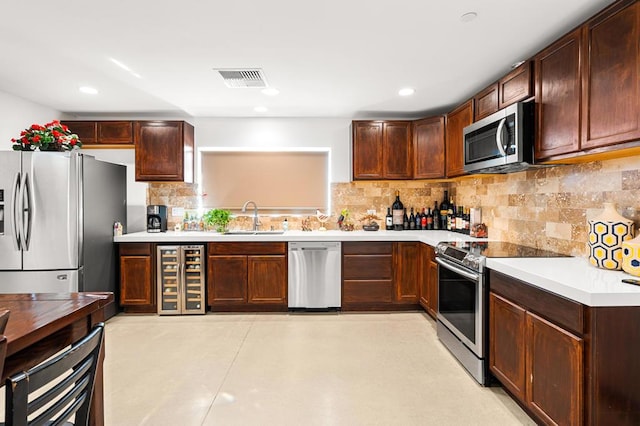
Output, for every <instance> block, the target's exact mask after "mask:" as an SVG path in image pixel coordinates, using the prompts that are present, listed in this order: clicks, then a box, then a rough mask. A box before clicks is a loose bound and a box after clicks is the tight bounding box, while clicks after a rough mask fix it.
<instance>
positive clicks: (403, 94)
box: [398, 87, 416, 96]
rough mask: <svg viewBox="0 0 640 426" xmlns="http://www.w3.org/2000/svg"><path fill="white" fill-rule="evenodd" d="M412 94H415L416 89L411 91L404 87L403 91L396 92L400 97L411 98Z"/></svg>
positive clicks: (409, 88)
mask: <svg viewBox="0 0 640 426" xmlns="http://www.w3.org/2000/svg"><path fill="white" fill-rule="evenodd" d="M414 93H416V89H413V88H411V87H405V88H404V89H400V90H399V91H398V95H400V96H411V95H413V94H414Z"/></svg>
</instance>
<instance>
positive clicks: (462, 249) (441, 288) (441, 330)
mask: <svg viewBox="0 0 640 426" xmlns="http://www.w3.org/2000/svg"><path fill="white" fill-rule="evenodd" d="M557 256H563V255H561V254H558V253H554V252H550V251H546V250H541V249H536V248H532V247H526V246H520V245H517V244H511V243H506V242H501V241H485V242H441V243H438V245H437V246H436V262H437V263H438V314H437V317H436V319H437V334H438V338H439V339H440V341H441V342H442V343H443V344H444V345H445V346H446V347H447V349H449V351H450V352H451V353H452V354H453V355H454V356H455V357H456V358H457V359H458V361H459V362H460V363H461V364H462V365H463V366H464V367H465V369H466V370H467V371H468V372H469V373H470V374H471V375H472V376H473V377H474V378H475V379H476V380H477V381H478V382H479V383H480V384H482V385H487V384H489V381H490V374H489V336H488V333H487V331H488V327H487V325H488V318H489V315H488V306H489V305H488V298H489V283H488V282H487V279H488V278H487V277H488V274H487V273H486V259H487V258H488V257H557Z"/></svg>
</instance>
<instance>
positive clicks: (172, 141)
mask: <svg viewBox="0 0 640 426" xmlns="http://www.w3.org/2000/svg"><path fill="white" fill-rule="evenodd" d="M134 141H135V148H136V181H151V182H153V181H160V182H162V181H165V182H187V183H191V182H193V169H194V130H193V126H192V125H191V124H189V123H187V122H184V121H136V122H135V123H134Z"/></svg>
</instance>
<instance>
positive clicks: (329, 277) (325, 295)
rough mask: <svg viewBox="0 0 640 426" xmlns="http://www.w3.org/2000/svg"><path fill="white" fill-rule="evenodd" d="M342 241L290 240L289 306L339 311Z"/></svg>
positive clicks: (292, 307) (294, 308)
mask: <svg viewBox="0 0 640 426" xmlns="http://www.w3.org/2000/svg"><path fill="white" fill-rule="evenodd" d="M341 255H342V251H341V243H339V242H333V241H332V242H325V241H322V242H290V243H289V294H288V299H289V309H291V310H296V309H306V310H336V309H339V308H340V301H341V287H342V285H341V284H342V283H341V278H342V272H341V262H340V259H341Z"/></svg>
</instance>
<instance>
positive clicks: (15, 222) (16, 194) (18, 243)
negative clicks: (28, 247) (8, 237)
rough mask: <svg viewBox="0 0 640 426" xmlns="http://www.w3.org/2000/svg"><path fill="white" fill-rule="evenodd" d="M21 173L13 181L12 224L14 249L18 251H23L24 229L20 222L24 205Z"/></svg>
mask: <svg viewBox="0 0 640 426" xmlns="http://www.w3.org/2000/svg"><path fill="white" fill-rule="evenodd" d="M20 193H21V191H20V172H18V173H16V176H15V178H14V179H13V190H12V191H11V211H10V213H11V224H12V226H13V247H14V248H15V249H16V251H20V250H22V239H21V238H20V237H21V235H22V234H21V233H20V229H21V228H22V226H21V224H20V223H19V221H20V213H19V212H20V211H22V203H21V202H20Z"/></svg>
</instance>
